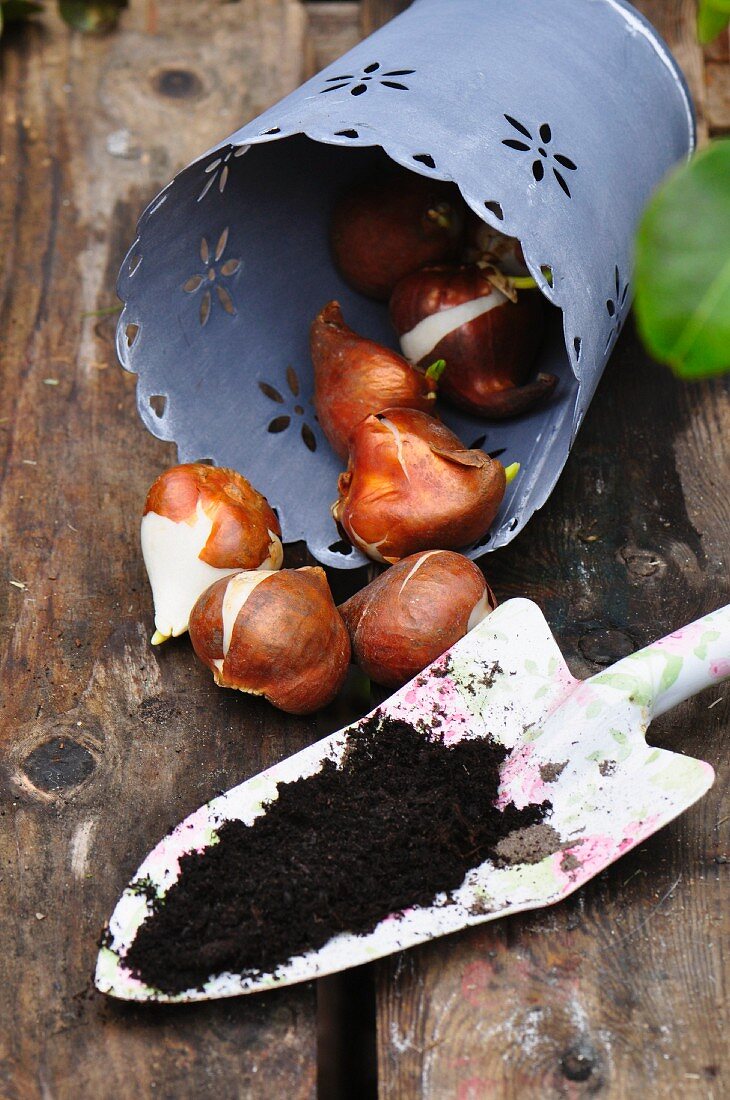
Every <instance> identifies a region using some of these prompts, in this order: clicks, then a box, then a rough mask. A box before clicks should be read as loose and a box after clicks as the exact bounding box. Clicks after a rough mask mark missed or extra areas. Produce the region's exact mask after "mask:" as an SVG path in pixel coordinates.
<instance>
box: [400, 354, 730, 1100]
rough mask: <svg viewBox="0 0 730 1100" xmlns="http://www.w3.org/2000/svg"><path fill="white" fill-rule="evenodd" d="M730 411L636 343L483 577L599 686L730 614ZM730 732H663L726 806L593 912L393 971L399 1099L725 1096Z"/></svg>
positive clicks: (608, 888) (650, 857) (688, 828)
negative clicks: (680, 631)
mask: <svg viewBox="0 0 730 1100" xmlns="http://www.w3.org/2000/svg"><path fill="white" fill-rule="evenodd" d="M728 392H729V387H728V386H727V384H723V383H716V384H714V385H711V384H707V385H704V386H701V387H695V388H692V389H689V388H685V387H682V386H681V385H680V384H679V383H677V382H674V381H673V380H672V379H671V377H670V376H669V374H668V373H666V372H664V371H663V370H662V369H661V368H658V367H655V366H653V365H652V364H650V363H649V362H648V361H647V359H646V358H645V356H644V355H643V353H642V352H641V350H640V348H639V346H638V344H637V342H636V339H635V337H634V335H633V334H632V333H628V334H627V335H626V336H625V337H624V339H623V340H622V342H621V344H620V346H619V348H618V350H617V352H616V355H615V357H614V360H613V362H612V364H611V365H610V367H609V370H608V372H607V375H606V377H605V379H604V381H603V382H602V384H601V387H600V389H599V392H598V394H597V397H596V400H595V402H594V405H593V407H592V409H591V411H590V414H589V416H588V419H587V422H586V425H585V427H584V429H583V430H582V432H581V436H580V437H579V440H578V443H577V446H576V449H575V451H574V454H573V456H572V458H571V460H570V463H569V465H568V468H567V470H566V472H565V474H564V476H563V478H562V481H561V483H560V485H559V487H558V490H557V492H556V494H555V496H554V497H553V498H552V500H551V502H550V503H549V505H548V506H547V507H546V509H545V510H544V512H543V513H542V514H541V515H539V516H538V517H536V518H535V519H534V520H533V521H532V523H531V525H530V527H528V529H527V530H526V531H525V532H524V534H523V535H522V536H521V538H520V539H519V540H517V542H516V543H515V544H514V545H513V546H512V547H509V548H507V549H505V550H504V551H500V552H499V553H498V554H495V555H492V556H490V557H489V558H487V559H486V561H485V562H484V565H485V568H486V571H487V575H488V577H489V579H490V582H491V583H493V584H494V585H495V586H496V591H497V593H498V595H499V596H501V597H502V598H504V597H506V596H509V595H514V594H518V593H520V594H526V595H528V596H532V597H533V598H535V599H537V600H538V602H539V603H540V604H541V605H542V606H543V608H544V609H545V610H546V613H547V616H548V619H549V620H550V621H551V623H552V624H553V625H554V627H555V629H556V631H557V635H558V637H559V639H560V641H561V643H562V645H563V647H564V651H565V653H566V655H567V657H568V659H569V661H570V662H571V665H572V667H573V668H574V670H576V671H577V672H579V673H580V674H583V675H586V674H588V673H590V672H594V671H597V670H598V668H599V667H600V666H601V665H603V664H606V663H608V662H609V661H611V660H613V659H616V658H617V657H619V656H620V655H621V654H622V653H624V652H626V651H627V650H631V649H633V648H635V647H637V646H639V645H641V644H644V643H645V642H647V641H648V640H649V639H650V637H651V636H652V635H658V634H661V633H662V632H665V631H667V630H669V629H670V628H671V627H672V626H673V625H678V624H680V623H683V622H685V621H689V620H690V619H691V618H693V617H694V616H696V615H697V614H699V613H701V612H703V611H705V610H709V609H710V608H711V607H713V606H717V605H719V604H721V603H723V602H727V600H728V597H729V596H730V586H729V585H728V579H727V557H726V545H727V533H728V526H729V525H730V508H729V507H728V502H727V494H726V490H725V486H726V484H727V477H728V473H729V472H730V448H729V446H728V442H727V439H728V437H727V432H728V429H730V402H729V401H728ZM718 700H720V701H719V702H718ZM710 708H711V709H710ZM729 719H730V706H729V705H728V696H727V693H726V694H725V697H724V698H722V693H721V692H716V693H714V694H708V695H706V696H704V697H702V698H699V699H696V700H694V701H693V702H691V703H688V704H686V705H685V706H684V707H683V708H681V710H680V711H678V712H676V713H674V714H672V715H668V716H667V717H666V718H664V719H663V720H662V721H661V722H660V723H657V724H656V727H655V728H654V729H652V734H651V739H652V743H656V744H660V745H662V746H664V747H668V748H673V749H675V750H677V751H681V752H686V753H689V754H691V755H696V756H700V757H704V758H705V759H709V760H710V761H711V762H712V763H713V764H714V765H715V766H716V767H717V768H718V769H719V778H718V782H717V785H716V787H715V788H714V790H713V791H712V792H711V793H710V794H709V795H708V796H707V798H706V799H705V800H704V801H703V802H702V803H701V804H700V805H699V806H697V807H695V808H693V809H692V810H690V811H689V812H688V813H687V814H686V815H685V816H684V817H683V818H682V819H680V820H679V821H678V822H676V823H675V824H674V825H672V826H670V827H669V828H667V829H666V830H664V832H663V833H661V834H660V835H659V836H657V837H654V838H652V839H651V840H650V841H649V842H648V843H647V844H646V845H644V846H642V848H641V850H639V851H638V852H636V853H632V854H631V855H629V856H628V857H627V858H625V859H624V860H622V861H621V862H620V863H619V864H618V865H616V866H614V867H613V868H611V869H610V870H609V871H607V872H606V873H604V874H603V875H601V876H600V878H599V879H597V880H595V881H594V882H592V883H591V884H589V885H588V886H587V887H586V888H584V889H583V890H582V891H581V892H580V893H579V894H578V896H577V897H575V898H574V899H570V900H569V901H568V902H566V903H564V904H563V905H560V906H558V907H556V908H555V909H552V910H549V911H545V912H543V913H536V914H534V915H525V916H523V917H515V918H511V919H508V920H506V921H503V922H499V923H497V924H495V925H493V926H491V927H490V926H487V927H485V928H484V929H480V930H475V931H474V932H471V933H465V934H463V935H460V936H457V937H453V938H452V939H450V940H448V941H441V942H439V943H435V944H433V945H430V946H429V947H427V948H425V949H423V950H420V949H419V950H416V951H412V952H410V953H408V954H406V955H404V956H402V957H400V958H397V959H395V960H392V961H388V962H384V963H382V964H381V965H380V967H379V974H378V988H379V1006H378V1013H379V1016H378V1034H379V1071H380V1089H381V1095H382V1096H383V1097H387V1098H388V1100H391V1098H398V1100H401V1098H403V1100H405V1098H406V1097H411V1096H415V1095H419V1096H423V1097H424V1098H425V1100H435V1098H440V1097H443V1096H455V1097H459V1098H462V1100H476V1098H477V1097H478V1098H481V1097H487V1096H499V1097H515V1098H516V1097H521V1098H523V1097H533V1096H534V1097H545V1096H560V1095H566V1096H567V1095H570V1096H574V1095H575V1096H578V1095H584V1094H585V1095H588V1094H594V1093H596V1094H598V1095H601V1096H610V1097H634V1096H652V1097H662V1098H663V1097H667V1098H669V1097H675V1096H676V1095H677V1094H678V1092H679V1090H680V1089H681V1090H682V1091H683V1092H685V1093H686V1094H687V1095H689V1096H697V1097H699V1096H703V1097H704V1096H710V1095H714V1096H719V1095H722V1093H723V1088H724V1089H726V1088H727V1084H725V1085H724V1086H723V1085H722V1081H723V1080H725V1078H724V1077H723V1076H722V1074H723V1073H726V1072H727V1062H726V1059H727V1043H726V1040H725V1038H724V1036H725V1035H726V1028H727V1026H728V1020H727V1016H726V1013H727V1006H726V1005H725V1006H723V1004H722V1001H721V996H720V994H719V992H718V991H719V990H720V989H721V988H722V981H723V969H722V951H723V946H724V949H725V951H727V934H728V924H727V917H726V914H727V909H728V903H729V901H730V897H729V895H730V890H729V889H728V883H727V877H726V876H725V875H724V874H723V872H724V870H725V867H724V862H722V861H724V860H725V859H726V858H727V836H728V834H727V821H728V812H729V811H728V799H727V794H726V789H727V787H726V784H727V773H728V765H727V753H726V751H725V752H724V751H723V746H724V745H726V744H727V742H728V739H729V731H730V721H729ZM723 845H724V846H723Z"/></svg>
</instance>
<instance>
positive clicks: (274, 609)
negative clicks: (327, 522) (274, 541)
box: [190, 567, 350, 714]
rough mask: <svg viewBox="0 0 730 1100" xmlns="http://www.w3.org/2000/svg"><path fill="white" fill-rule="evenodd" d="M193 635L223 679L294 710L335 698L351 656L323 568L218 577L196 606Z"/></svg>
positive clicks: (199, 651) (222, 682)
mask: <svg viewBox="0 0 730 1100" xmlns="http://www.w3.org/2000/svg"><path fill="white" fill-rule="evenodd" d="M190 639H191V641H192V643H193V648H194V649H195V652H196V654H197V655H198V657H199V658H200V660H201V661H202V662H203V663H204V664H206V665H207V666H208V667H209V668H210V669H211V671H212V672H213V675H214V677H215V680H216V683H217V684H219V686H221V687H229V688H235V689H237V690H238V691H243V692H247V693H249V694H252V695H263V696H265V697H266V699H268V700H269V702H270V703H272V704H273V705H274V706H275V707H278V708H279V709H280V710H283V711H286V712H287V713H289V714H311V713H312V712H314V711H316V710H319V709H320V708H321V707H324V706H326V705H327V704H328V703H330V702H331V701H332V700H333V699H334V697H335V695H336V694H337V692H338V691H339V690H340V688H341V686H342V683H343V681H344V679H345V676H346V675H347V668H348V665H349V662H350V640H349V637H348V634H347V630H346V628H345V625H344V623H343V621H342V618H341V617H340V615H339V612H338V611H337V608H336V607H335V604H334V601H333V599H332V594H331V592H330V589H329V585H328V584H327V578H326V577H325V574H324V571H323V570H322V569H319V568H309V567H307V568H304V569H283V570H281V571H280V572H277V573H263V574H262V573H251V572H248V573H236V574H234V576H232V577H225V578H223V579H222V580H220V581H217V582H216V584H214V585H212V586H211V587H210V588H209V589H208V590H207V591H206V592H204V593H203V595H202V596H201V597H200V599H199V600H198V602H197V603H196V604H195V607H194V608H193V610H192V612H191V615H190Z"/></svg>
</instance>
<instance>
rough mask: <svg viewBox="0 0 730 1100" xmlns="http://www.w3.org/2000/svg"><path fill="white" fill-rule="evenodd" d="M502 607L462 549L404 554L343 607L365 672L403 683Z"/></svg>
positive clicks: (390, 685) (391, 683)
mask: <svg viewBox="0 0 730 1100" xmlns="http://www.w3.org/2000/svg"><path fill="white" fill-rule="evenodd" d="M496 606H497V602H496V600H495V599H494V595H493V593H492V591H491V589H490V588H489V585H488V584H487V583H486V581H485V580H484V577H483V576H482V574H481V572H480V570H479V569H478V568H477V567H476V565H474V563H473V562H471V561H469V559H468V558H465V557H463V556H462V555H461V554H454V553H452V552H451V551H450V550H427V551H425V552H424V553H421V554H412V555H411V556H410V557H407V558H403V560H402V561H400V562H398V564H397V565H394V566H393V567H392V568H391V569H388V570H387V571H386V572H385V573H383V574H382V575H381V576H380V577H378V578H377V579H376V580H374V581H373V582H372V584H369V585H368V586H367V588H363V589H362V590H361V591H360V592H358V593H357V594H356V595H354V596H353V597H352V598H351V599H349V600H348V601H347V602H346V603H344V604H342V605H341V607H340V614H341V615H342V618H343V619H344V622H345V626H346V627H347V630H348V632H349V634H350V641H351V642H352V652H353V655H354V658H355V660H356V661H357V663H358V664H359V665H360V667H361V668H362V669H363V671H364V672H365V673H366V674H367V675H368V676H369V677H370V679H371V680H374V681H375V682H376V683H378V684H382V685H383V686H384V687H388V688H397V687H400V686H401V685H402V684H405V683H406V682H407V681H408V680H411V679H413V677H414V676H417V675H418V673H419V672H421V671H422V670H423V669H424V668H426V667H427V665H430V664H432V663H433V662H434V661H435V660H436V659H437V657H439V656H440V655H441V654H442V653H444V652H445V651H446V650H447V649H450V648H451V646H452V645H455V644H456V642H458V641H459V639H460V638H463V637H464V635H465V634H467V633H468V632H469V631H470V630H473V629H474V627H475V626H477V625H478V624H479V623H480V622H481V621H482V619H484V618H486V616H487V615H489V614H490V612H492V611H493V610H494V608H495V607H496Z"/></svg>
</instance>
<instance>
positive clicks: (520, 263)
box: [464, 210, 530, 277]
mask: <svg viewBox="0 0 730 1100" xmlns="http://www.w3.org/2000/svg"><path fill="white" fill-rule="evenodd" d="M464 259H465V260H467V261H468V262H470V263H472V262H475V261H477V260H489V261H490V262H491V263H493V264H494V265H495V267H497V268H498V269H499V270H500V271H502V272H504V274H505V275H516V276H518V277H522V276H527V275H529V274H530V272H529V270H528V267H527V264H526V263H525V256H524V253H523V251H522V245H521V244H520V242H519V241H518V239H517V237H508V236H506V235H505V234H504V233H500V231H499V230H498V229H492V227H491V225H487V223H486V222H484V221H482V219H481V218H479V217H477V215H476V214H475V213H474V212H473V211H472V210H470V211H469V213H468V215H467V221H466V246H465V248H464Z"/></svg>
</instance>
